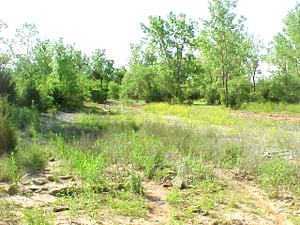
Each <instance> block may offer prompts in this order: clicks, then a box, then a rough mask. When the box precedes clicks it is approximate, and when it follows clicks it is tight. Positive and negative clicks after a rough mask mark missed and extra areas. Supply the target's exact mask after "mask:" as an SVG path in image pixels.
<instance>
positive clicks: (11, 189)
mask: <svg viewBox="0 0 300 225" xmlns="http://www.w3.org/2000/svg"><path fill="white" fill-rule="evenodd" d="M0 189H1V190H3V192H5V193H7V194H9V195H15V194H17V193H18V192H19V191H18V188H17V186H16V185H14V184H0Z"/></svg>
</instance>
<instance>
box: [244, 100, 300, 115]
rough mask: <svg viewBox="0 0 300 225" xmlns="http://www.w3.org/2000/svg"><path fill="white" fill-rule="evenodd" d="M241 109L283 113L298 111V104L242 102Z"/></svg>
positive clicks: (299, 106)
mask: <svg viewBox="0 0 300 225" xmlns="http://www.w3.org/2000/svg"><path fill="white" fill-rule="evenodd" d="M240 109H242V110H246V111H251V112H267V113H271V112H285V113H300V104H286V103H272V102H265V103H258V102H251V103H244V104H243V105H242V106H241V108H240Z"/></svg>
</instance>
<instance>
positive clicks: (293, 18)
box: [265, 3, 300, 103]
mask: <svg viewBox="0 0 300 225" xmlns="http://www.w3.org/2000/svg"><path fill="white" fill-rule="evenodd" d="M299 30H300V3H297V4H296V6H295V8H294V9H293V10H291V11H290V12H289V13H288V14H287V16H286V18H285V20H284V29H283V31H282V32H280V33H278V34H277V35H276V36H275V37H274V40H273V43H272V48H271V49H272V50H271V52H270V61H269V62H270V63H271V64H273V65H274V66H275V68H276V69H274V71H273V78H272V80H273V83H274V84H277V85H276V86H278V88H279V89H282V87H284V88H283V89H282V90H281V91H280V92H278V94H275V93H277V92H274V91H272V89H269V92H268V93H269V97H268V96H265V97H267V99H268V100H271V99H275V100H276V101H284V102H289V103H296V102H299V101H300V33H299ZM273 86H274V85H273ZM273 89H274V88H273ZM282 92H283V93H282ZM272 93H274V94H273V95H272Z"/></svg>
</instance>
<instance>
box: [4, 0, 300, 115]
mask: <svg viewBox="0 0 300 225" xmlns="http://www.w3.org/2000/svg"><path fill="white" fill-rule="evenodd" d="M236 4H237V0H210V1H209V11H210V19H208V20H201V21H193V20H191V19H188V18H187V17H186V15H185V14H178V15H176V14H175V13H173V12H170V13H169V14H168V15H167V16H166V17H165V18H163V17H161V16H150V17H149V21H148V22H147V23H145V24H141V29H142V31H143V32H144V34H145V35H144V37H143V38H142V40H141V41H140V43H137V44H131V53H132V54H131V58H130V60H129V62H128V65H127V66H126V67H125V66H123V67H120V68H116V67H115V66H114V61H113V60H112V59H108V58H107V56H106V53H105V50H103V49H96V50H95V51H94V52H93V53H92V54H91V55H90V56H87V55H86V54H84V53H83V52H81V51H79V50H76V49H75V47H74V46H72V45H69V44H66V43H65V42H64V41H63V39H59V40H57V41H50V40H47V39H46V40H45V39H44V40H41V39H39V38H38V30H37V28H36V26H35V25H34V24H23V25H22V26H21V27H20V28H19V29H17V30H16V34H15V36H14V38H10V39H5V38H3V37H1V31H3V30H4V29H5V28H6V24H5V23H3V22H1V23H0V44H1V51H0V94H1V95H6V96H7V98H8V100H9V101H10V102H13V103H14V104H16V105H19V106H26V107H32V106H34V107H35V108H37V109H38V110H40V111H45V110H48V109H53V108H55V109H76V108H80V107H81V106H83V103H84V101H93V102H98V103H102V102H105V101H106V100H107V99H119V98H129V99H136V100H145V101H146V102H153V101H168V102H171V103H183V102H192V101H193V100H196V99H202V100H204V101H206V102H207V103H208V104H224V105H226V106H227V107H232V108H238V107H239V106H241V104H242V103H244V102H250V101H272V102H286V103H299V101H300V67H299V66H300V64H299V63H300V51H299V50H300V49H299V48H300V33H299V32H298V31H299V30H300V27H299V26H300V4H299V3H297V4H296V6H295V8H294V9H293V10H291V11H290V12H289V13H288V14H287V16H286V18H285V19H284V29H283V30H282V32H279V33H278V34H277V35H276V36H274V39H273V41H272V42H271V43H270V44H269V46H263V45H262V44H261V42H260V41H256V40H255V38H254V37H253V35H250V34H249V32H248V31H247V29H246V28H245V26H244V22H245V18H244V17H241V16H238V15H237V14H235V13H234V9H235V8H236ZM265 52H266V53H265ZM262 62H263V63H267V64H268V65H270V66H271V68H272V71H270V76H268V77H263V76H259V75H260V73H261V72H260V70H259V68H260V67H259V66H260V64H261V63H262Z"/></svg>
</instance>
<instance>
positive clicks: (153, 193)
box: [131, 181, 171, 225]
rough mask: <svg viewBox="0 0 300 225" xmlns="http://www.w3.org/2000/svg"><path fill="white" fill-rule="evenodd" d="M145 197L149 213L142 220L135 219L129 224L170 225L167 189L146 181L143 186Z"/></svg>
mask: <svg viewBox="0 0 300 225" xmlns="http://www.w3.org/2000/svg"><path fill="white" fill-rule="evenodd" d="M143 188H144V192H145V197H146V199H147V202H148V203H149V211H148V213H147V217H146V218H144V219H135V220H133V221H132V222H131V224H143V225H151V224H170V219H171V217H170V209H171V206H170V204H169V203H168V202H167V200H166V199H167V196H168V193H169V190H168V188H165V187H163V186H162V185H161V184H158V183H156V182H155V181H146V182H144V184H143Z"/></svg>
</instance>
